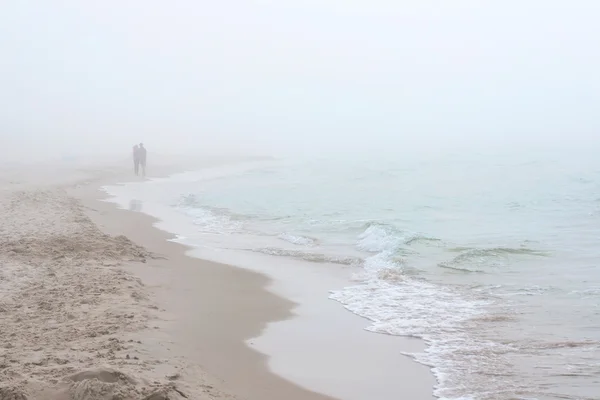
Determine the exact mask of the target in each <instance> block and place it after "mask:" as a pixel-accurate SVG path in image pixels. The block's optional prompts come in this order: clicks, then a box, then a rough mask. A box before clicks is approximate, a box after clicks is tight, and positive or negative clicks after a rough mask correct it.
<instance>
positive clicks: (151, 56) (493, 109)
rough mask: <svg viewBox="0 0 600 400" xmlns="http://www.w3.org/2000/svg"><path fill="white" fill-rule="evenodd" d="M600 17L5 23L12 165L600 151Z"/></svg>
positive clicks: (165, 12)
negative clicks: (109, 157) (125, 156)
mask: <svg viewBox="0 0 600 400" xmlns="http://www.w3.org/2000/svg"><path fill="white" fill-rule="evenodd" d="M598 21H600V2H598V1H597V0H579V1H577V0H575V1H569V2H566V1H564V0H519V1H516V0H503V1H495V2H491V1H487V2H486V1H481V0H453V1H430V0H420V1H411V2H400V1H397V0H396V1H392V0H388V1H384V0H301V1H300V0H298V1H286V0H277V1H266V0H265V1H259V0H246V1H242V0H237V1H236V0H219V1H210V2H209V1H194V0H186V1H184V0H178V1H170V2H167V1H158V0H146V1H141V0H140V1H116V0H105V1H96V2H91V1H81V0H72V1H60V0H54V1H41V0H38V1H32V0H31V1H26V0H4V1H3V2H2V5H0V52H1V54H2V62H1V64H0V65H1V68H2V74H1V75H0V83H1V88H2V92H1V93H2V95H1V96H0V154H2V156H3V157H4V158H7V157H8V158H10V157H13V158H14V157H24V154H29V157H42V156H43V155H46V156H50V155H53V156H63V155H67V154H82V155H84V154H92V153H103V152H121V151H122V152H124V153H126V152H129V151H130V149H131V146H132V145H133V144H134V143H137V142H140V141H143V142H144V143H145V144H146V146H147V147H148V148H149V149H150V150H151V151H162V152H183V151H186V152H190V151H198V152H200V151H203V152H235V153H248V154H290V153H294V152H318V153H327V152H333V151H337V152H377V151H386V152H395V151H417V150H423V149H432V148H435V149H442V150H443V149H460V148H462V149H484V148H492V147H505V148H511V147H527V146H530V147H536V146H549V147H557V148H558V147H565V146H570V147H573V148H575V149H577V148H587V149H590V148H595V149H598V148H599V147H600V138H599V136H600V135H599V133H598V128H599V123H598V112H597V108H598V104H600V103H599V100H600V74H599V71H600V52H599V51H598V49H599V46H600V25H598Z"/></svg>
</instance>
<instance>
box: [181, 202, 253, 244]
mask: <svg viewBox="0 0 600 400" xmlns="http://www.w3.org/2000/svg"><path fill="white" fill-rule="evenodd" d="M175 207H176V208H177V209H179V210H180V211H182V212H184V213H185V214H186V215H188V216H190V217H191V218H192V220H193V222H194V224H195V225H197V226H198V231H200V232H202V233H212V234H223V235H225V234H231V233H238V232H241V231H242V228H243V226H244V224H243V222H242V221H240V220H235V219H233V218H232V216H231V215H228V214H227V213H225V212H222V211H218V210H215V209H210V208H208V207H204V206H202V203H201V202H200V201H199V200H198V198H197V197H196V195H194V194H186V195H183V196H181V198H180V200H179V201H178V202H177V204H175Z"/></svg>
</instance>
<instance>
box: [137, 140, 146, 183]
mask: <svg viewBox="0 0 600 400" xmlns="http://www.w3.org/2000/svg"><path fill="white" fill-rule="evenodd" d="M138 153H139V156H140V166H141V167H142V176H146V148H145V147H144V143H140V147H139V149H138Z"/></svg>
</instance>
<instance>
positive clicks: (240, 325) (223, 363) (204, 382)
mask: <svg viewBox="0 0 600 400" xmlns="http://www.w3.org/2000/svg"><path fill="white" fill-rule="evenodd" d="M238 161H240V160H238ZM241 161H242V162H243V161H247V160H241ZM251 161H252V160H251ZM232 162H234V161H232V160H225V161H223V160H218V161H217V162H216V163H214V164H212V163H211V162H210V161H209V162H203V163H202V165H198V164H196V165H193V164H192V165H190V167H191V168H187V170H199V169H203V168H209V167H213V166H222V165H226V164H231V163H232ZM207 164H208V165H207ZM185 170H186V169H184V168H180V167H176V166H175V165H174V164H169V163H167V164H163V165H162V166H158V163H157V166H156V167H155V168H153V173H152V174H150V177H152V178H159V177H161V178H162V177H167V176H170V175H172V174H177V173H180V172H183V171H185ZM3 172H4V173H5V174H4V175H0V184H1V185H0V189H2V190H0V200H1V201H2V204H0V206H2V208H1V209H0V210H1V211H2V212H3V213H4V217H5V218H4V221H3V225H2V226H1V228H2V229H0V233H2V234H3V235H6V234H10V235H13V234H15V232H16V235H17V240H16V241H14V240H13V239H7V238H4V239H3V240H4V242H3V243H2V246H3V247H4V250H6V251H4V253H3V254H0V256H2V257H3V260H0V261H4V263H5V268H4V271H0V294H3V295H4V296H0V321H3V324H4V325H6V322H9V323H8V325H6V326H8V328H5V329H4V331H3V332H2V331H0V338H3V339H4V340H5V341H6V340H9V342H8V344H7V345H6V347H5V348H6V349H7V350H6V351H1V350H2V349H1V348H0V378H2V379H0V398H4V397H5V396H7V395H8V396H13V397H14V396H17V397H16V398H17V399H20V400H23V399H27V400H42V399H44V400H46V399H48V400H66V399H71V400H84V399H85V400H109V399H111V398H112V397H111V396H113V395H118V396H121V397H119V398H123V399H125V400H129V399H131V400H133V399H138V398H144V399H148V400H150V399H151V400H161V399H162V400H164V399H167V398H169V399H171V400H173V399H175V400H177V399H183V398H197V399H200V400H210V399H230V400H234V399H239V400H268V399H273V400H276V399H277V400H279V399H281V398H285V399H290V400H301V399H306V400H334V399H340V400H354V399H360V400H362V399H367V398H372V397H377V398H398V395H399V394H400V395H402V396H408V397H409V398H411V400H412V399H415V400H416V399H433V394H432V392H433V385H434V379H433V375H432V374H431V372H430V371H429V370H428V368H426V367H424V366H422V365H420V364H418V363H417V362H415V361H414V360H412V359H411V358H409V357H407V356H404V355H402V354H401V352H402V351H406V350H407V349H411V348H413V349H414V348H419V346H421V345H422V344H420V342H419V341H418V340H415V339H410V338H403V337H398V336H385V335H377V334H373V333H370V332H366V331H365V330H364V327H366V326H367V325H368V322H367V321H366V320H364V319H362V318H361V317H358V316H356V315H355V314H352V313H350V312H349V311H347V310H345V309H344V308H343V306H342V305H341V304H339V303H337V302H335V301H333V300H329V299H328V292H329V290H332V289H334V288H335V287H337V286H338V285H342V284H347V283H348V282H347V279H346V278H342V277H341V275H342V274H339V273H338V274H337V275H335V274H334V275H331V274H325V275H322V274H320V272H319V271H318V270H317V269H313V268H308V269H306V268H305V267H306V266H305V265H301V266H299V265H287V267H289V268H287V267H286V268H279V272H281V271H285V272H284V275H280V274H278V273H277V271H276V270H273V269H272V268H273V263H272V259H269V258H268V257H267V258H260V257H258V258H252V257H249V256H248V255H247V254H241V257H240V258H239V261H240V262H231V260H214V259H213V260H214V261H210V259H211V258H209V257H205V254H199V253H198V251H197V250H198V249H195V250H194V249H193V248H191V247H189V246H186V245H184V244H181V243H177V242H176V241H173V240H172V239H174V238H175V235H174V234H172V233H169V232H168V229H164V227H162V226H160V225H161V221H160V220H159V219H157V218H155V217H153V216H151V215H149V214H145V213H142V212H138V211H136V210H128V209H123V208H120V207H119V205H118V204H115V203H113V202H110V201H107V199H108V198H109V197H110V196H109V195H108V194H107V193H105V192H103V191H101V190H100V189H101V188H102V187H103V186H106V185H114V184H119V183H124V182H136V181H140V178H136V177H132V176H131V175H130V174H131V172H130V171H129V168H125V167H123V166H120V165H118V164H117V165H113V166H112V167H107V166H97V167H92V166H88V165H86V166H84V167H80V168H77V167H76V166H72V165H71V166H65V165H55V166H54V167H52V168H48V169H45V170H44V171H43V173H42V174H41V176H36V174H35V172H34V171H33V170H19V171H16V173H13V172H12V171H10V172H9V171H3ZM15 177H16V179H15ZM150 214H151V213H150ZM8 216H10V217H11V218H8ZM19 232H22V234H21V235H24V236H23V239H19V235H20V233H19ZM7 237H8V236H7ZM11 237H12V236H11ZM32 246H34V247H32ZM65 246H66V247H65ZM63 247H64V249H63ZM22 248H26V249H28V250H26V252H25V253H24V254H27V257H26V258H25V259H24V258H23V257H22V256H21V254H22V253H21V252H22V250H21V249H22ZM219 261H221V262H219ZM7 268H8V269H7ZM269 268H271V270H270V269H269ZM47 271H49V272H48V273H50V275H49V276H50V278H49V279H50V280H48V278H47V277H45V276H44V274H45V273H47ZM344 272H347V271H344ZM294 285H295V286H294ZM46 286H49V287H48V288H46ZM331 286H333V287H331ZM39 288H42V289H41V290H40V289H39ZM307 289H309V290H308V291H307ZM32 290H35V292H34V293H35V295H34V296H31V295H29V294H28V293H30V292H31V291H32ZM65 295H66V297H65ZM10 296H13V297H14V298H15V299H18V298H23V299H25V300H23V303H24V304H25V308H20V307H21V305H19V304H16V303H12V302H11V301H10V299H9V301H6V300H7V298H9V297H10ZM23 296H26V297H23ZM27 296H28V297H27ZM30 303H31V304H30ZM38 303H39V304H46V305H44V306H43V307H47V309H40V310H39V311H35V312H31V311H32V310H33V309H36V310H37V308H36V307H38V305H37V304H38ZM32 307H33V308H32ZM23 312H25V313H23ZM6 318H14V319H15V322H12V321H11V320H10V319H6ZM23 319H25V320H23ZM24 324H25V325H24ZM24 329H25V331H24ZM22 331H24V332H30V333H26V334H25V335H24V340H26V341H24V342H23V341H21V340H20V339H18V340H16V341H15V340H13V339H8V338H14V337H16V336H15V335H17V332H22ZM50 331H52V332H56V335H55V336H56V337H55V338H54V337H53V338H51V339H48V340H49V341H48V340H46V339H45V337H46V336H45V335H47V333H46V332H50ZM290 332H293V334H291V335H290ZM7 335H8V336H7ZM40 337H43V338H44V340H41V339H32V338H40ZM27 338H29V339H27ZM32 340H33V342H32ZM40 340H41V341H40ZM38 342H39V343H38ZM31 343H34V344H35V346H33V345H32V344H31ZM43 343H46V344H43ZM332 343H335V344H336V346H332ZM38 344H42V346H41V347H40V346H38ZM340 344H343V345H340ZM32 346H33V347H32ZM34 347H35V348H34ZM336 349H337V350H336ZM40 351H41V353H40ZM356 366H359V367H360V368H357V367H356ZM3 396H4V397H3ZM20 396H21V397H20ZM161 396H162V397H161ZM402 396H401V397H402Z"/></svg>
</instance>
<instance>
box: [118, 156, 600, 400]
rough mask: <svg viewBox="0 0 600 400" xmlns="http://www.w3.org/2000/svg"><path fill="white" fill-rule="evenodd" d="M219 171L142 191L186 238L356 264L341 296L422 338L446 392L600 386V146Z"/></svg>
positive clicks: (351, 306) (537, 394)
mask: <svg viewBox="0 0 600 400" xmlns="http://www.w3.org/2000/svg"><path fill="white" fill-rule="evenodd" d="M219 171H220V172H218V173H215V172H213V173H211V172H210V171H209V170H203V171H197V172H193V171H192V172H188V173H185V174H179V175H177V176H173V177H171V178H167V179H159V180H154V181H150V182H146V183H143V184H142V185H143V187H144V188H143V191H144V199H145V201H148V199H152V201H153V202H155V203H157V204H158V203H160V204H161V205H162V206H165V207H169V208H170V209H172V210H176V211H177V213H178V214H179V215H180V216H181V217H182V218H186V219H188V220H189V221H192V222H193V223H194V232H193V234H191V235H187V236H188V238H187V241H188V244H192V245H197V246H204V247H210V248H213V249H218V250H220V251H227V250H230V249H235V250H237V251H246V252H252V253H262V254H267V255H269V256H271V257H273V260H276V259H277V258H279V257H287V258H294V259H298V260H302V261H304V262H306V263H312V264H313V265H315V263H316V264H323V266H324V267H325V265H327V267H329V266H330V265H331V264H335V265H338V266H339V268H345V269H347V271H348V274H349V276H350V277H351V279H352V284H351V285H349V286H348V287H346V288H343V289H342V290H332V292H331V296H330V298H331V299H332V300H335V301H337V302H339V303H341V304H342V305H343V306H344V307H345V308H347V309H348V310H349V311H350V312H353V313H356V314H358V315H360V316H363V317H365V318H367V319H368V320H369V321H370V323H369V326H368V328H367V329H368V330H370V331H372V332H374V334H377V333H380V334H389V335H403V336H413V337H418V338H422V339H423V340H424V341H425V343H426V345H427V347H426V350H425V351H424V352H422V353H419V354H407V356H410V357H413V358H414V359H415V360H416V361H417V362H419V363H422V364H425V365H427V366H429V367H430V368H431V369H432V372H433V373H434V375H435V377H436V379H437V385H436V387H435V391H434V394H435V395H436V396H438V397H440V398H442V399H456V400H458V399H482V400H483V399H540V400H542V399H544V400H545V399H600V269H599V268H600V267H599V264H600V242H599V241H600V158H596V157H594V156H583V155H581V154H562V153H539V154H531V153H527V154H521V155H517V154H514V153H504V154H494V155H489V154H488V155H485V156H484V155H477V154H468V155H466V154H454V155H447V156H443V157H442V156H436V157H420V158H419V157H412V158H410V159H407V158H400V157H387V158H386V157H368V156H364V157H352V158H350V157H341V156H330V157H327V158H316V157H315V158H310V157H306V158H293V159H280V160H274V161H268V162H260V163H255V164H253V165H250V166H248V165H246V166H234V167H232V168H230V169H229V170H223V169H220V170H219ZM134 185H135V184H134ZM138 185H139V184H138ZM127 186H131V185H126V186H125V187H121V188H120V190H121V191H122V190H128V188H127ZM107 190H108V191H109V192H111V190H112V191H113V192H115V191H118V190H117V188H114V187H113V188H112V189H111V188H108V189H107ZM138 190H139V188H138ZM136 205H137V206H138V207H139V204H138V203H136ZM182 240H185V239H184V238H182ZM332 289H336V288H332ZM399 356H401V355H399ZM399 379H401V377H399Z"/></svg>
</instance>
